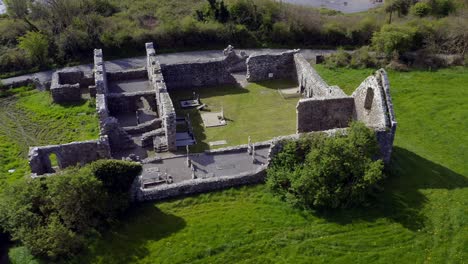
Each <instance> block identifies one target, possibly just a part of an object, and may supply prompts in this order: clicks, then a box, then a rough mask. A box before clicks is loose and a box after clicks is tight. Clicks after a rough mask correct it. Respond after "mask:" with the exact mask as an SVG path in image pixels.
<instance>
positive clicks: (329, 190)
mask: <svg viewBox="0 0 468 264" xmlns="http://www.w3.org/2000/svg"><path fill="white" fill-rule="evenodd" d="M377 155H378V145H377V140H376V137H375V134H374V132H373V131H372V130H371V129H369V128H367V127H366V126H365V125H364V124H362V123H352V124H351V126H350V129H349V131H348V134H347V135H335V136H331V137H327V136H326V135H323V134H318V135H312V136H310V137H306V138H303V139H300V140H298V141H289V142H286V143H285V145H284V148H283V149H282V150H281V151H280V152H279V153H278V154H277V155H276V156H275V157H274V158H273V161H272V163H271V167H270V168H269V169H268V178H267V184H268V186H269V187H270V189H271V190H272V191H273V192H274V193H276V194H278V195H280V196H281V197H282V198H284V199H286V200H287V201H288V202H290V203H292V204H294V205H299V206H303V207H307V208H338V207H350V206H356V205H362V204H363V203H364V202H365V201H366V198H367V196H368V195H369V194H371V193H372V192H373V190H374V189H375V188H376V187H377V184H378V183H379V182H380V181H381V180H382V179H383V177H384V176H383V173H382V170H383V162H382V161H381V160H374V158H375V157H376V156H377Z"/></svg>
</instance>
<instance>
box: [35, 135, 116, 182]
mask: <svg viewBox="0 0 468 264" xmlns="http://www.w3.org/2000/svg"><path fill="white" fill-rule="evenodd" d="M51 154H55V155H56V157H57V162H58V166H59V168H60V169H64V168H67V167H70V166H75V165H85V164H87V163H90V162H93V161H95V160H99V159H108V158H110V157H111V154H110V146H109V141H108V139H107V137H101V138H100V139H99V140H90V141H82V142H73V143H69V144H63V145H50V146H43V147H32V148H30V149H29V166H30V167H31V172H32V173H34V174H37V175H42V174H46V173H53V172H54V169H53V168H52V164H51V161H50V155H51Z"/></svg>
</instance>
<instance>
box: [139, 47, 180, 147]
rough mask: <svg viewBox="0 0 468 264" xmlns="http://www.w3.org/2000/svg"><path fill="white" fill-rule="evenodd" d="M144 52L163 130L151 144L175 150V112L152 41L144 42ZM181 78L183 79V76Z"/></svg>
mask: <svg viewBox="0 0 468 264" xmlns="http://www.w3.org/2000/svg"><path fill="white" fill-rule="evenodd" d="M146 54H147V70H148V78H149V80H150V85H151V86H152V88H153V91H154V92H155V93H156V102H157V106H158V108H159V109H158V110H159V117H160V118H161V119H162V128H163V129H164V132H165V135H164V136H154V137H153V142H154V143H153V145H154V148H155V150H156V151H157V152H161V151H165V150H169V151H175V150H176V149H177V146H176V112H175V108H174V105H173V103H172V99H171V97H170V95H169V93H168V91H167V90H168V89H167V86H166V81H165V76H163V70H162V67H161V65H160V64H159V61H158V60H157V58H156V50H155V49H154V45H153V43H146ZM173 78H175V77H173ZM181 78H182V79H183V78H185V77H181ZM176 87H177V85H176ZM146 141H147V140H146Z"/></svg>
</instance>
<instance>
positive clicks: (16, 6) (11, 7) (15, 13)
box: [3, 0, 39, 31]
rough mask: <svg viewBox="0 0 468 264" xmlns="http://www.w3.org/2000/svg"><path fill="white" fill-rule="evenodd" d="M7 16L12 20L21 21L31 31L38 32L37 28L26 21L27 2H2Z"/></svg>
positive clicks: (18, 0) (19, 0) (13, 0)
mask: <svg viewBox="0 0 468 264" xmlns="http://www.w3.org/2000/svg"><path fill="white" fill-rule="evenodd" d="M3 2H5V5H6V7H7V12H8V15H9V16H10V17H11V18H14V19H23V20H24V21H25V22H26V23H27V24H28V25H29V26H30V27H31V30H34V31H39V30H38V28H37V27H36V26H35V25H34V24H33V23H31V21H29V19H28V14H29V2H30V1H29V0H4V1H3Z"/></svg>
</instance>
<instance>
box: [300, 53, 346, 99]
mask: <svg viewBox="0 0 468 264" xmlns="http://www.w3.org/2000/svg"><path fill="white" fill-rule="evenodd" d="M294 64H295V69H296V76H297V82H298V85H299V87H300V89H301V93H302V94H303V95H304V97H305V98H324V97H327V98H330V97H343V96H346V94H345V93H344V92H343V91H342V90H341V89H340V88H339V87H337V86H329V85H328V84H327V83H326V82H325V81H324V80H323V79H322V77H320V75H319V74H318V73H317V72H316V71H315V69H314V68H313V67H312V65H310V63H309V62H308V61H307V60H306V59H305V58H304V56H302V54H294Z"/></svg>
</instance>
